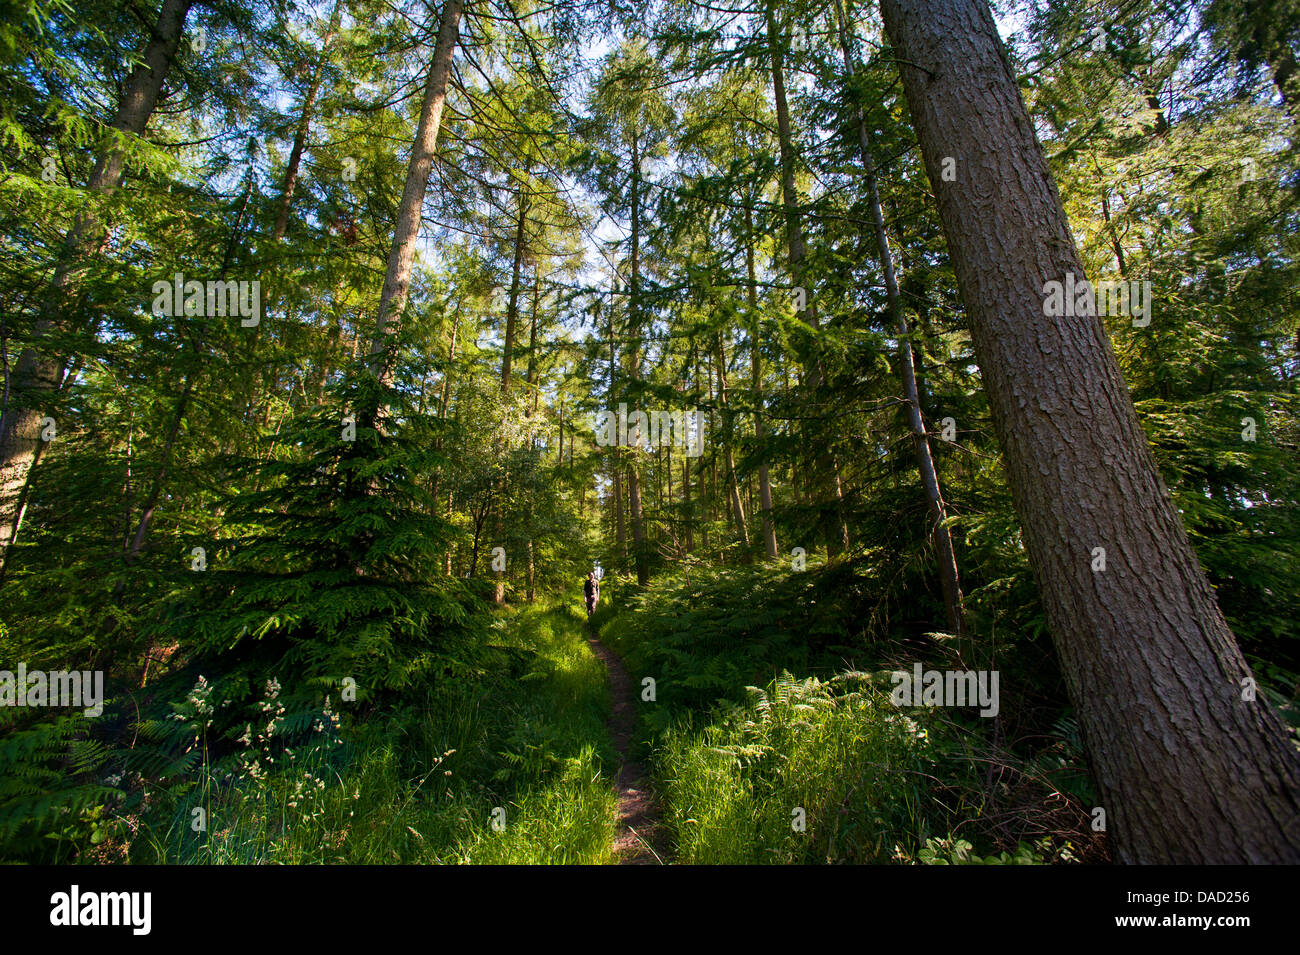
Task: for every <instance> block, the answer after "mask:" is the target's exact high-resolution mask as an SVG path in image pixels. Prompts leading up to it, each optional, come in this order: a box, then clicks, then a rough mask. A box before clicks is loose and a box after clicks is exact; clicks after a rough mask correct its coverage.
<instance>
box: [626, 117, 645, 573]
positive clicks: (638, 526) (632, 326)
mask: <svg viewBox="0 0 1300 955" xmlns="http://www.w3.org/2000/svg"><path fill="white" fill-rule="evenodd" d="M639 140H640V132H639V131H638V130H636V129H633V131H632V256H631V259H632V261H631V270H630V271H631V274H630V276H629V283H628V296H627V312H628V333H629V335H630V337H631V339H632V348H631V355H630V356H629V362H628V364H629V367H630V370H631V380H632V381H633V382H636V381H638V380H639V379H640V377H641V348H640V344H641V325H640V321H641V316H640V314H639V307H640V289H641V151H640V150H641V144H640V141H639ZM639 445H640V442H638V446H637V447H636V448H633V449H632V452H631V455H630V458H629V461H628V464H629V467H628V472H627V505H628V514H629V516H630V517H631V519H632V550H633V554H632V557H633V560H634V562H635V563H636V579H637V583H638V584H639V585H640V586H642V587H644V586H645V585H646V584H648V583H649V582H650V565H649V561H648V555H647V554H646V533H645V518H644V515H643V514H642V509H641V475H640V473H639V467H638V459H639V457H640V454H641V449H640V446H639Z"/></svg>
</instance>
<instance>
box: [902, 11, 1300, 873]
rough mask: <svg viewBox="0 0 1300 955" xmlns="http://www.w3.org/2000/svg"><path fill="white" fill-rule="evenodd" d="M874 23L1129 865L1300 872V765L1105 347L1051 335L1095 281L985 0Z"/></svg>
mask: <svg viewBox="0 0 1300 955" xmlns="http://www.w3.org/2000/svg"><path fill="white" fill-rule="evenodd" d="M881 6H882V11H883V14H884V22H885V29H886V31H887V33H888V36H889V40H890V42H891V44H892V45H893V48H894V54H895V57H896V59H897V62H898V63H899V64H900V67H899V68H900V70H901V73H902V79H903V88H904V92H905V93H906V96H907V101H908V106H909V109H910V112H911V115H912V122H913V126H914V128H915V130H916V133H917V136H918V138H919V140H920V145H921V154H922V156H923V158H924V160H925V166H926V171H927V173H928V174H929V179H930V184H931V187H932V188H933V190H934V194H935V197H936V199H937V201H938V207H939V215H940V219H941V221H942V224H943V229H944V234H945V236H946V237H947V242H948V250H949V254H950V255H951V258H952V262H953V267H954V269H955V272H956V276H957V282H958V285H959V287H960V290H961V294H962V299H963V301H964V303H965V307H966V313H967V316H968V317H969V321H970V325H971V332H972V337H973V339H974V344H975V351H976V355H977V357H978V360H979V367H980V370H981V372H982V374H983V379H984V386H985V390H986V392H987V395H988V401H989V407H990V410H991V411H992V418H993V424H994V428H995V430H996V431H997V435H998V440H999V442H1000V444H1001V446H1002V451H1003V457H1004V461H1005V466H1006V474H1007V479H1008V483H1009V484H1010V487H1011V491H1012V495H1013V498H1014V500H1015V504H1016V511H1017V514H1018V516H1019V519H1020V524H1021V532H1022V534H1023V536H1024V541H1025V546H1026V550H1027V551H1028V556H1029V560H1030V564H1031V566H1032V567H1033V569H1034V575H1035V577H1036V579H1037V581H1038V585H1039V587H1040V589H1041V592H1042V597H1043V603H1044V606H1045V608H1046V612H1047V619H1048V624H1049V626H1050V629H1051V632H1052V639H1053V642H1054V643H1055V646H1056V649H1057V653H1058V654H1059V656H1060V659H1061V666H1062V671H1063V673H1064V675H1065V679H1066V684H1067V687H1068V689H1069V693H1070V698H1071V700H1072V701H1073V703H1074V706H1075V708H1076V709H1077V711H1078V713H1079V722H1080V726H1081V728H1082V730H1083V736H1084V740H1085V742H1086V744H1087V748H1088V752H1089V756H1090V759H1091V763H1092V768H1093V776H1094V778H1095V780H1096V782H1097V785H1098V788H1099V791H1100V793H1101V808H1102V809H1104V810H1105V811H1106V819H1107V824H1108V826H1109V831H1110V832H1111V833H1112V835H1113V837H1114V842H1115V847H1116V851H1117V854H1118V856H1119V858H1120V859H1121V860H1122V861H1124V862H1136V863H1202V864H1204V863H1212V864H1222V863H1281V862H1290V863H1295V862H1300V825H1297V819H1300V756H1297V754H1296V752H1295V749H1294V748H1293V747H1292V745H1291V744H1290V742H1289V741H1288V739H1287V736H1286V733H1285V731H1284V729H1283V727H1282V724H1281V722H1280V720H1279V719H1278V717H1277V715H1276V714H1275V713H1274V712H1273V710H1272V708H1271V707H1270V706H1269V705H1268V703H1267V702H1266V701H1265V700H1264V698H1263V697H1262V696H1260V697H1258V698H1251V699H1249V701H1247V700H1243V696H1247V697H1250V696H1251V694H1248V693H1246V692H1244V691H1243V682H1245V681H1249V680H1251V679H1253V678H1252V675H1251V671H1250V668H1249V666H1248V665H1247V663H1246V661H1245V659H1244V658H1243V656H1242V654H1241V651H1240V650H1239V649H1238V647H1237V644H1236V641H1235V640H1234V638H1233V635H1232V633H1231V631H1230V630H1229V629H1228V626H1227V624H1226V623H1225V621H1224V619H1223V615H1222V614H1221V613H1220V611H1219V608H1218V605H1217V604H1216V602H1215V598H1214V593H1213V591H1212V590H1211V588H1210V585H1209V583H1208V582H1207V581H1206V579H1205V574H1204V573H1203V572H1202V570H1201V567H1200V565H1199V564H1198V563H1197V559H1196V554H1195V553H1194V552H1193V550H1192V547H1191V545H1190V543H1189V541H1188V538H1187V534H1186V531H1185V529H1184V527H1183V524H1182V521H1181V519H1180V517H1179V514H1178V511H1177V510H1176V509H1175V508H1174V505H1173V502H1172V501H1171V500H1170V497H1169V493H1168V491H1167V490H1166V489H1165V487H1164V484H1163V482H1162V481H1161V479H1160V476H1159V473H1158V471H1157V470H1156V467H1155V463H1154V460H1153V458H1152V456H1151V451H1150V448H1149V447H1148V445H1147V442H1146V437H1145V435H1144V434H1143V431H1142V427H1141V425H1140V424H1139V422H1138V418H1137V414H1136V413H1135V411H1134V409H1133V403H1132V400H1131V398H1130V396H1129V393H1128V389H1127V387H1126V385H1125V382H1124V379H1123V377H1122V375H1121V373H1120V370H1119V366H1118V364H1117V362H1116V360H1115V356H1114V352H1113V351H1112V349H1111V344H1110V340H1109V339H1108V338H1107V335H1106V331H1105V328H1104V327H1103V324H1102V322H1101V320H1100V318H1098V317H1096V316H1081V317H1071V318H1060V317H1053V316H1048V315H1045V314H1044V313H1045V312H1046V311H1048V310H1049V309H1048V308H1047V307H1046V306H1045V304H1044V303H1045V297H1046V293H1047V290H1046V283H1047V282H1063V281H1064V280H1065V276H1066V275H1067V274H1071V273H1072V274H1073V275H1074V276H1075V277H1076V279H1079V280H1082V278H1083V275H1084V271H1083V266H1082V263H1081V261H1080V258H1079V253H1078V250H1077V249H1076V247H1075V244H1074V239H1073V236H1072V234H1071V232H1070V226H1069V222H1068V221H1067V219H1066V216H1065V211H1064V209H1063V207H1062V205H1061V199H1060V195H1059V194H1058V192H1057V188H1056V184H1055V182H1054V181H1053V180H1052V177H1051V174H1050V172H1049V171H1048V167H1047V162H1046V160H1045V158H1044V155H1043V152H1042V150H1041V148H1040V146H1039V144H1038V142H1037V140H1036V137H1035V134H1034V125H1033V122H1032V121H1031V119H1030V117H1029V115H1028V113H1027V111H1026V110H1025V106H1024V103H1023V101H1022V100H1021V98H1020V91H1019V88H1018V86H1017V83H1016V76H1015V73H1014V71H1013V70H1012V68H1011V65H1010V63H1009V61H1008V59H1007V57H1006V54H1005V51H1004V50H1003V48H1002V43H1001V41H1000V40H999V38H998V33H997V28H996V26H995V25H994V22H993V17H992V14H991V13H990V11H989V8H988V5H987V3H986V0H883V2H882V4H881ZM946 157H954V158H956V160H957V166H956V173H957V174H956V176H955V178H953V179H951V180H945V179H944V177H943V175H942V173H943V170H944V168H945V158H946ZM949 168H951V167H949ZM1100 548H1104V553H1103V552H1102V551H1101V550H1099V549H1100ZM1103 557H1104V560H1105V563H1104V564H1099V560H1100V559H1102V558H1103ZM1102 567H1104V569H1101V568H1102ZM1249 685H1250V684H1249V683H1247V686H1249Z"/></svg>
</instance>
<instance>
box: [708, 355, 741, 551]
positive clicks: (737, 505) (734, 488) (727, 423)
mask: <svg viewBox="0 0 1300 955" xmlns="http://www.w3.org/2000/svg"><path fill="white" fill-rule="evenodd" d="M714 349H715V351H716V352H717V356H718V357H717V362H718V404H719V406H720V407H721V408H722V415H723V435H722V440H723V453H724V456H725V462H724V463H725V464H726V468H727V495H728V496H729V497H730V498H731V516H732V518H733V519H734V520H735V522H736V536H737V537H739V538H740V543H741V544H742V545H743V546H744V548H745V554H746V557H748V555H749V528H748V527H747V526H746V524H745V505H744V504H743V503H742V502H741V500H740V484H739V483H738V482H737V481H736V455H735V452H734V451H733V450H732V442H733V437H734V428H733V422H732V418H731V412H730V410H729V409H728V408H727V353H726V351H725V349H724V347H723V344H722V334H721V333H718V335H717V337H716V338H715V339H714Z"/></svg>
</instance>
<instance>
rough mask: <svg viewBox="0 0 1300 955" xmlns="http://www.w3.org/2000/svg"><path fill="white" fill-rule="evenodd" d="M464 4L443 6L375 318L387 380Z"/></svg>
mask: <svg viewBox="0 0 1300 955" xmlns="http://www.w3.org/2000/svg"><path fill="white" fill-rule="evenodd" d="M464 7H465V2H464V0H446V3H445V5H444V6H443V8H442V20H441V23H440V24H439V26H438V40H437V43H436V44H435V45H434V48H433V60H432V62H431V63H430V65H429V76H428V78H427V80H426V81H425V84H424V101H423V103H422V105H421V107H420V122H419V125H418V126H417V127H416V130H415V141H414V143H413V144H412V145H411V158H410V162H409V164H408V165H407V170H406V186H405V188H404V189H403V190H402V201H401V203H400V204H399V205H398V207H397V226H396V228H395V229H394V230H393V245H392V248H391V249H390V250H389V253H388V268H387V271H386V273H385V275H384V288H383V291H382V292H381V293H380V296H379V314H378V317H377V318H376V320H375V337H374V340H373V342H372V344H371V349H370V362H371V368H372V369H373V370H374V372H375V374H376V375H378V376H379V378H380V380H381V381H383V382H385V383H388V382H390V381H391V379H392V373H393V369H392V362H391V361H390V360H389V356H388V351H389V349H388V342H389V339H388V336H389V330H390V328H392V327H393V326H394V325H395V323H396V322H397V320H398V319H399V318H401V315H402V310H403V309H404V308H405V307H406V296H407V293H408V292H409V291H410V285H411V265H412V263H413V262H414V261H415V240H416V237H417V236H418V235H419V232H420V220H421V218H422V217H423V211H424V194H425V192H426V191H427V190H428V188H429V173H430V172H431V171H432V169H433V153H434V149H435V148H436V146H437V145H438V129H439V127H440V126H441V124H442V107H443V103H444V102H445V101H446V99H447V79H448V77H449V76H450V75H451V60H452V54H453V53H454V52H455V49H456V41H457V39H458V38H459V36H460V18H461V14H462V12H463V11H464Z"/></svg>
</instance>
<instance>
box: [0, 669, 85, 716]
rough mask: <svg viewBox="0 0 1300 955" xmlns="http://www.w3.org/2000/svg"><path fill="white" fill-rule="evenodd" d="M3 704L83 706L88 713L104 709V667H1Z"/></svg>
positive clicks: (0, 696) (0, 689)
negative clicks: (61, 668)
mask: <svg viewBox="0 0 1300 955" xmlns="http://www.w3.org/2000/svg"><path fill="white" fill-rule="evenodd" d="M0 706H82V707H85V709H84V710H83V711H82V712H83V713H84V714H85V715H86V716H98V715H99V714H100V713H102V712H104V671H103V670H93V671H92V670H72V671H67V670H53V671H51V672H49V673H46V672H45V671H44V670H28V669H27V664H25V663H20V664H18V672H17V673H13V672H11V671H9V670H0Z"/></svg>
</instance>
